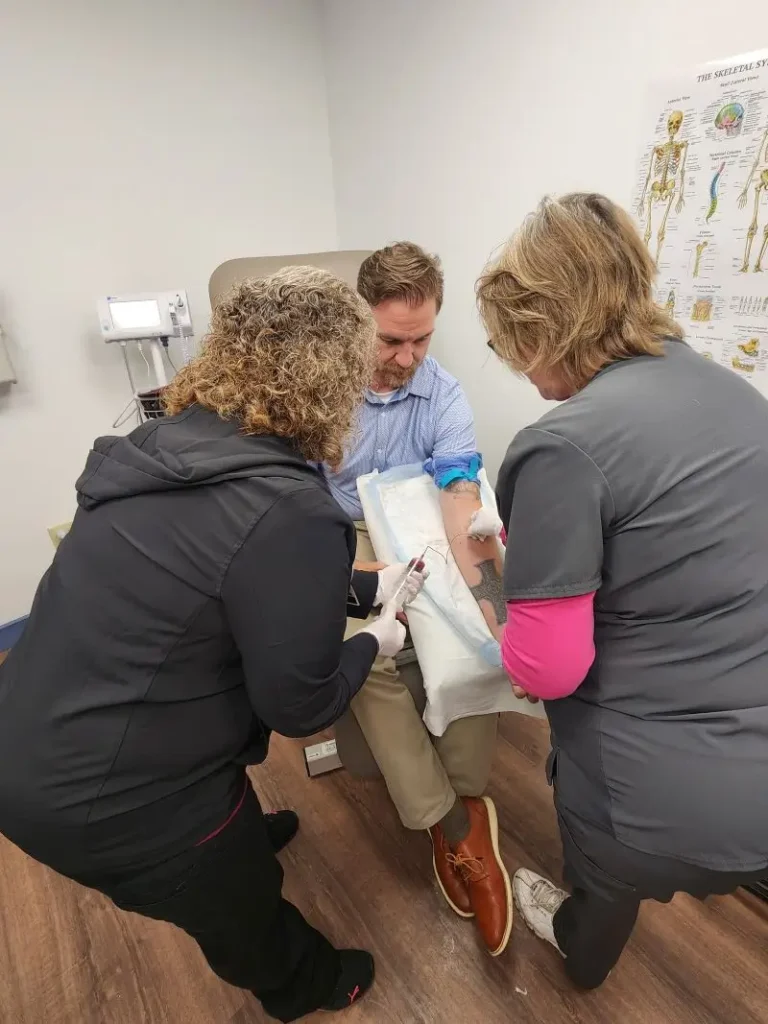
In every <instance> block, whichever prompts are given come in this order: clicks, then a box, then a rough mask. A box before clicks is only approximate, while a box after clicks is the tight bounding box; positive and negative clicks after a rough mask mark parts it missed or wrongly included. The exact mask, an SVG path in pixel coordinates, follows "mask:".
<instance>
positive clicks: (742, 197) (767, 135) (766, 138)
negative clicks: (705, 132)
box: [738, 128, 768, 274]
mask: <svg viewBox="0 0 768 1024" xmlns="http://www.w3.org/2000/svg"><path fill="white" fill-rule="evenodd" d="M761 164H762V167H761ZM760 167H761V169H760V173H759V175H758V178H757V184H756V185H755V207H754V212H753V215H752V222H751V223H750V225H749V230H748V231H747V244H746V248H745V249H744V262H743V263H742V265H741V273H742V274H747V273H749V258H750V256H751V254H752V245H753V243H754V241H755V235H756V234H757V226H758V221H759V217H760V199H761V198H762V195H763V193H764V192H766V191H768V128H766V130H765V132H764V133H763V137H762V139H761V140H760V145H759V146H758V149H757V154H756V156H755V162H754V163H753V164H752V169H751V170H750V172H749V177H748V178H747V180H746V181H745V182H744V188H743V189H742V190H741V192H740V193H739V200H738V202H739V209H740V210H743V209H744V207H745V206H746V205H747V198H748V195H749V187H750V185H751V184H752V182H753V180H754V177H755V175H756V174H757V173H758V168H760ZM766 249H768V223H767V224H766V225H765V227H764V228H763V244H762V245H761V246H760V253H759V255H758V257H757V260H756V262H755V266H754V272H755V273H756V274H760V273H762V270H763V258H764V257H765V251H766Z"/></svg>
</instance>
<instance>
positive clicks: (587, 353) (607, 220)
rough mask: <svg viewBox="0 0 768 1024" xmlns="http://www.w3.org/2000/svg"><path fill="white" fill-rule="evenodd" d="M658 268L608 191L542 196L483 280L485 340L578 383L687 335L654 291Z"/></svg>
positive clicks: (504, 353) (527, 368) (519, 360)
mask: <svg viewBox="0 0 768 1024" xmlns="http://www.w3.org/2000/svg"><path fill="white" fill-rule="evenodd" d="M655 274H656V268H655V266H654V263H653V259H652V258H651V256H650V254H649V252H648V249H647V247H646V246H645V245H644V244H643V241H642V239H641V238H640V235H639V233H638V231H637V229H636V228H635V225H634V223H633V222H632V220H631V218H630V217H629V215H628V214H627V213H625V211H624V210H622V209H621V208H620V207H618V206H616V205H615V204H614V203H612V202H611V201H610V200H609V199H606V198H605V196H601V195H595V194H591V193H582V192H575V193H573V194H571V195H567V196H564V197H563V198H562V199H559V200H554V199H545V200H544V201H543V202H542V203H541V204H540V206H539V208H538V210H536V212H535V213H533V214H531V215H530V216H529V217H528V218H527V219H526V220H525V221H524V223H523V224H522V226H521V227H520V228H519V230H518V231H517V232H516V233H515V234H514V235H513V236H512V238H511V239H510V241H509V242H508V243H507V244H506V245H505V247H504V249H503V250H502V252H501V255H500V256H499V257H498V258H497V259H495V260H493V261H492V262H491V263H490V264H489V265H488V266H487V267H486V269H485V271H484V272H483V274H482V276H481V277H480V279H479V281H478V282H477V302H478V307H479V310H480V315H481V317H482V320H483V322H484V324H485V326H486V329H487V331H488V335H489V338H490V341H489V344H490V345H491V347H492V348H493V349H494V351H495V352H496V353H497V355H498V356H499V358H501V359H502V360H504V362H506V363H507V364H508V365H509V366H510V367H511V368H512V369H513V370H514V371H516V372H517V373H521V374H525V375H529V374H531V373H534V374H535V373H537V372H538V373H542V372H544V373H546V372H548V371H554V372H555V373H556V374H557V375H558V376H559V377H560V378H561V379H562V380H563V381H564V382H565V383H566V384H567V385H568V386H569V387H571V388H572V389H573V390H574V391H578V390H579V389H580V388H582V387H584V385H585V384H587V383H588V382H589V381H590V380H591V379H592V377H594V375H595V374H596V373H597V372H598V371H599V370H601V369H602V368H603V367H604V366H607V365H608V364H609V363H614V362H617V361H618V360H621V359H629V358H631V357H632V356H638V355H650V356H657V355H661V353H662V345H661V341H660V339H661V338H662V337H663V336H665V335H667V336H671V337H675V338H682V336H683V332H682V330H681V328H680V327H679V326H678V324H677V323H676V322H675V321H674V320H673V319H672V318H671V317H670V316H669V315H668V314H667V313H665V312H664V311H663V310H662V309H661V308H660V307H659V306H657V305H656V303H655V301H654V298H653V280H654V277H655Z"/></svg>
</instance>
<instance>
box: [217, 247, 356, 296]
mask: <svg viewBox="0 0 768 1024" xmlns="http://www.w3.org/2000/svg"><path fill="white" fill-rule="evenodd" d="M371 252H372V250H371V249H344V250H342V251H340V252H302V253H296V254H295V255H293V256H245V257H243V258H241V259H237V260H227V262H226V263H222V264H221V266H220V267H217V268H216V269H215V270H214V272H213V274H211V280H210V282H209V284H208V295H209V296H210V299H211V306H215V305H216V303H217V302H218V301H219V299H220V298H221V297H222V295H226V293H227V292H228V291H229V290H230V288H232V287H234V285H236V284H239V283H240V282H241V281H245V280H247V279H248V278H249V277H266V276H267V275H268V274H274V272H275V271H276V270H280V268H281V267H303V266H310V267H320V269H321V270H330V271H331V273H333V274H337V275H338V276H339V277H340V278H342V279H343V280H344V281H346V282H347V284H351V285H352V287H353V288H354V287H355V286H356V285H357V272H358V270H359V269H360V264H361V263H362V262H363V260H364V259H365V258H366V256H370V255H371Z"/></svg>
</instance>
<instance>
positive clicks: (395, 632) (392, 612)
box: [360, 601, 405, 658]
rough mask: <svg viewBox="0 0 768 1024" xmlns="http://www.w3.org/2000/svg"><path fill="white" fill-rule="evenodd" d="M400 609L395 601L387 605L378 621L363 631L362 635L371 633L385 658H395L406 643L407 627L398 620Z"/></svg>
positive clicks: (375, 620)
mask: <svg viewBox="0 0 768 1024" xmlns="http://www.w3.org/2000/svg"><path fill="white" fill-rule="evenodd" d="M398 610H399V609H398V607H397V605H396V604H395V602H394V601H390V602H389V603H388V604H385V605H384V607H383V608H382V610H381V615H379V617H378V619H374V621H373V622H372V623H371V624H370V625H369V626H366V627H365V628H364V629H361V630H360V632H361V633H370V635H371V636H372V637H375V638H376V643H377V644H378V645H379V654H380V655H382V657H384V658H394V656H395V655H396V654H399V653H400V651H402V649H403V644H404V643H405V626H404V625H403V624H402V622H400V621H399V620H398V618H397V613H398Z"/></svg>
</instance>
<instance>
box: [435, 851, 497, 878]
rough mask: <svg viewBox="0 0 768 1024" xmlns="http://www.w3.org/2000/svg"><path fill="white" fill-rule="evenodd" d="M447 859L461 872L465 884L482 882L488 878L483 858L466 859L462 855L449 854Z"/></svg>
mask: <svg viewBox="0 0 768 1024" xmlns="http://www.w3.org/2000/svg"><path fill="white" fill-rule="evenodd" d="M445 859H446V860H447V861H448V863H449V864H450V865H451V867H452V868H455V869H456V871H458V872H459V874H460V875H461V877H462V878H463V879H464V881H465V882H482V881H483V879H485V878H487V877H488V872H487V871H486V870H485V865H484V864H483V858H482V857H466V856H465V855H464V854H461V853H448V854H446V856H445Z"/></svg>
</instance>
